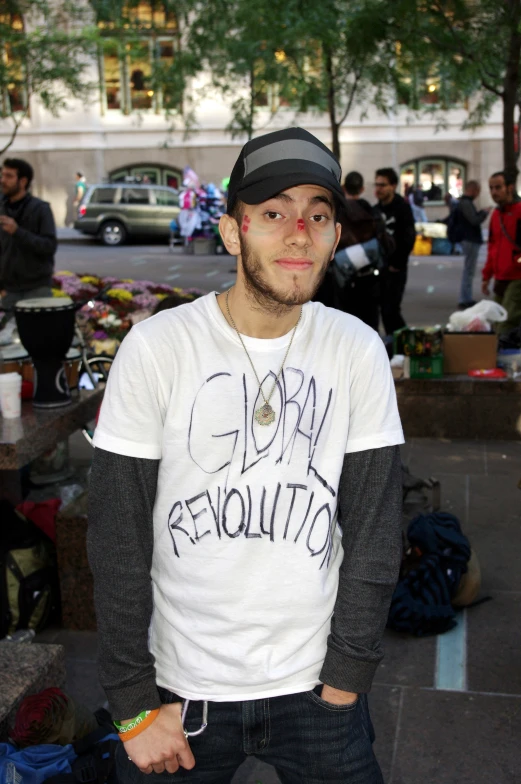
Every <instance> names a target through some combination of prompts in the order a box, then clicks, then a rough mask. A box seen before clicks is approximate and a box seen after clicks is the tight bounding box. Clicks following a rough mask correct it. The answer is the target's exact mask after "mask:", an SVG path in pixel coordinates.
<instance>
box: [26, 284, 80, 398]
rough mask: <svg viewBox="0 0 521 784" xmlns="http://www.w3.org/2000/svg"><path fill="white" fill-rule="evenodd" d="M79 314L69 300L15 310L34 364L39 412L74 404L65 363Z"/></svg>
mask: <svg viewBox="0 0 521 784" xmlns="http://www.w3.org/2000/svg"><path fill="white" fill-rule="evenodd" d="M76 310H77V306H76V305H75V304H74V303H73V301H72V300H71V299H69V298H68V297H44V298H41V299H26V300H20V301H19V302H18V303H17V305H16V307H15V318H16V325H17V327H18V334H19V335H20V340H21V341H22V345H23V346H24V348H25V349H26V350H27V351H28V352H29V354H30V356H31V358H32V360H33V365H34V395H33V405H34V406H36V407H37V408H58V407H59V406H67V405H69V403H71V402H72V399H71V393H70V390H69V385H68V383H67V378H66V375H65V368H64V362H65V358H66V355H67V352H68V350H69V348H70V347H71V343H72V339H73V337H74V323H75V321H74V320H75V316H76Z"/></svg>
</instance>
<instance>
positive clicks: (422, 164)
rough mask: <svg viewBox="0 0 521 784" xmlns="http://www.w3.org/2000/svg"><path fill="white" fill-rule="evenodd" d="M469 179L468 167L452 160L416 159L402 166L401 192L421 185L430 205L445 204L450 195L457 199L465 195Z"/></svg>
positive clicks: (403, 193)
mask: <svg viewBox="0 0 521 784" xmlns="http://www.w3.org/2000/svg"><path fill="white" fill-rule="evenodd" d="M466 177H467V166H466V164H465V163H463V162H462V161H458V160H454V159H452V158H439V157H434V156H433V157H428V158H427V157H425V158H416V159H415V160H413V161H408V162H407V163H404V164H402V165H401V166H400V190H401V193H402V195H405V192H406V190H407V189H408V188H409V187H411V186H413V187H415V186H417V185H419V186H420V188H421V189H422V190H423V193H424V196H425V199H426V201H427V202H428V203H430V204H443V201H444V199H445V196H446V195H447V193H450V194H451V196H453V197H454V198H455V199H459V197H460V196H461V195H462V194H463V188H464V185H465V180H466Z"/></svg>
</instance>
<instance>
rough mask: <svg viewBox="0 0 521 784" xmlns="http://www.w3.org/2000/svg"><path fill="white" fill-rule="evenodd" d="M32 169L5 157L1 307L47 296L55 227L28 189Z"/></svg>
mask: <svg viewBox="0 0 521 784" xmlns="http://www.w3.org/2000/svg"><path fill="white" fill-rule="evenodd" d="M32 179H33V168H32V166H31V165H30V164H29V163H27V161H23V160H21V159H19V158H7V159H6V160H5V161H4V163H3V166H2V175H1V180H0V185H1V188H2V194H3V200H2V203H1V206H0V291H1V293H2V307H3V308H6V309H7V308H13V307H14V306H15V305H16V303H17V302H18V300H20V299H31V298H33V297H50V296H51V295H52V292H51V282H52V272H53V269H54V254H55V252H56V227H55V225H54V218H53V214H52V211H51V208H50V206H49V204H47V202H44V201H41V199H37V198H36V197H35V196H31V194H30V193H29V192H28V189H29V187H30V185H31V182H32Z"/></svg>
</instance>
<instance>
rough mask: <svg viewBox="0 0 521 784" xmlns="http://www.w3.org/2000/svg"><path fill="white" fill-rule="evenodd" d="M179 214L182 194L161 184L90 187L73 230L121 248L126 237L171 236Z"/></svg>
mask: <svg viewBox="0 0 521 784" xmlns="http://www.w3.org/2000/svg"><path fill="white" fill-rule="evenodd" d="M178 215H179V193H178V191H176V190H175V188H168V187H166V186H161V185H137V184H134V183H128V184H127V183H115V184H113V185H111V184H104V185H90V186H89V187H88V188H87V190H86V192H85V195H84V197H83V199H82V201H81V204H80V205H79V207H78V217H77V219H76V220H75V222H74V228H75V229H77V230H78V231H81V232H83V234H91V235H93V236H96V237H99V239H100V240H101V241H102V242H103V244H104V245H113V246H114V245H121V244H122V243H123V242H125V240H126V239H127V237H144V236H151V237H163V236H164V237H168V236H169V235H170V224H171V221H172V220H173V219H177V216H178Z"/></svg>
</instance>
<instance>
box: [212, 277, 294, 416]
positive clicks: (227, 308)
mask: <svg viewBox="0 0 521 784" xmlns="http://www.w3.org/2000/svg"><path fill="white" fill-rule="evenodd" d="M230 291H231V289H228V291H227V292H226V311H227V313H228V318H229V319H230V324H231V325H232V327H233V328H234V330H235V331H236V333H237V337H238V338H239V340H240V341H241V345H242V347H243V349H244V351H245V353H246V356H247V357H248V359H249V361H250V365H251V368H252V370H253V372H254V374H255V378H256V379H257V384H258V385H259V392H260V393H261V395H262V398H263V400H264V406H266V407H268V408H270V400H271V398H272V396H273V393H274V392H275V388H276V386H277V384H278V381H279V378H280V376H281V373H282V371H283V369H284V365H285V364H286V360H287V358H288V354H289V351H290V348H291V345H292V343H293V338H294V337H295V332H296V331H297V327H298V325H299V324H300V320H301V318H302V311H303V308H302V307H301V308H300V314H299V317H298V321H297V323H296V324H295V326H294V327H293V332H292V333H291V339H290V341H289V346H288V348H287V349H286V353H285V355H284V359H283V360H282V365H281V366H280V370H279V372H278V373H277V377H276V379H275V381H274V382H273V386H272V388H271V392H270V394H269V395H268V397H267V398H266V396H265V394H264V392H263V390H262V383H261V381H260V379H259V376H258V374H257V371H256V370H255V365H254V364H253V360H252V358H251V357H250V355H249V353H248V349H247V348H246V346H245V344H244V340H243V339H242V335H241V333H240V332H239V330H238V329H237V326H236V324H235V321H234V320H233V316H232V314H231V313H230V305H229V302H228V297H229V295H230ZM264 406H263V408H264ZM259 410H260V409H259ZM257 421H259V419H258V418H257ZM271 421H273V420H271ZM264 424H271V422H265V423H264Z"/></svg>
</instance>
